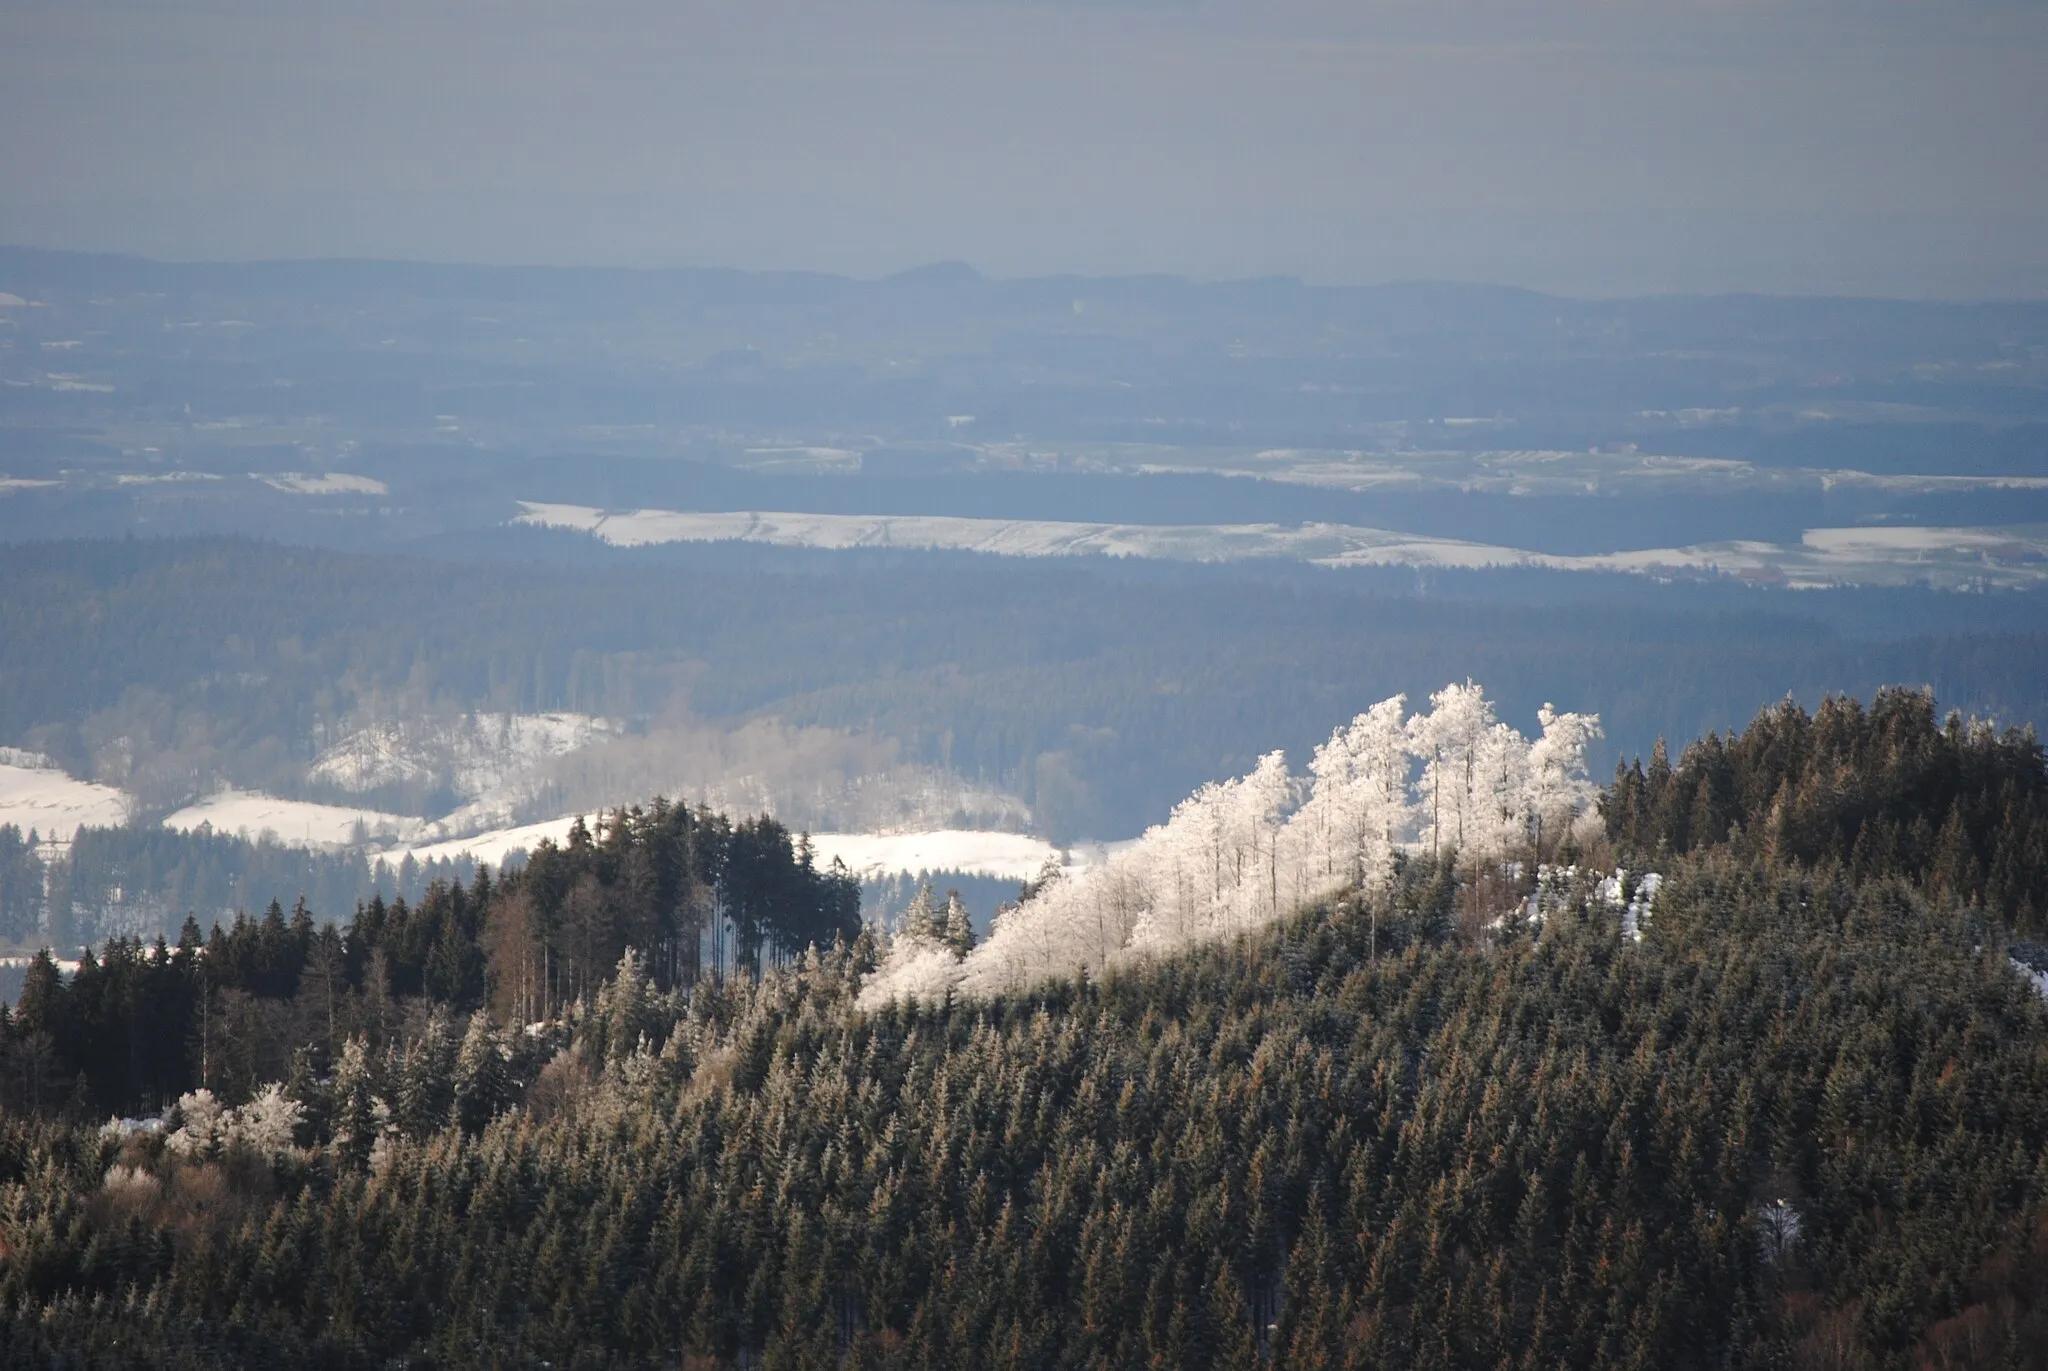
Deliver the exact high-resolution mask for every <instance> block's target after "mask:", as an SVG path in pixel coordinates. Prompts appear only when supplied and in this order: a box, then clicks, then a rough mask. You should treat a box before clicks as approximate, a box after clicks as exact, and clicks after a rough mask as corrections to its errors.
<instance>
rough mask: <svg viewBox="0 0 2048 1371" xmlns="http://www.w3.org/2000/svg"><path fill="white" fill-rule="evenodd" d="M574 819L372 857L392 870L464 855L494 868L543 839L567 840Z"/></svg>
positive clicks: (454, 839) (476, 835) (498, 830)
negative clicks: (406, 862)
mask: <svg viewBox="0 0 2048 1371" xmlns="http://www.w3.org/2000/svg"><path fill="white" fill-rule="evenodd" d="M575 822H576V820H575V819H574V818H573V817H564V818H560V819H546V820H543V821H542V822H540V823H537V824H521V825H519V826H518V827H517V828H500V829H495V830H493V831H491V832H489V833H478V834H475V835H473V836H471V837H467V838H449V839H446V840H444V841H441V842H437V843H423V844H421V845H420V846H418V847H394V848H389V849H387V850H385V851H383V852H379V853H375V854H373V855H374V856H376V857H379V858H382V859H383V860H384V861H387V862H389V863H391V865H393V866H394V867H395V866H397V865H398V864H399V863H400V862H403V861H404V860H405V859H406V858H407V857H408V856H410V857H411V858H413V860H415V861H420V862H433V861H452V860H454V859H455V858H457V857H460V856H463V855H464V854H467V855H469V856H470V857H473V858H475V859H476V860H477V861H480V862H489V863H490V864H491V865H493V866H496V865H497V864H498V863H500V862H502V861H504V860H505V858H506V856H507V855H508V854H510V853H513V852H531V851H533V849H534V848H535V847H537V846H539V845H540V843H541V841H542V840H543V839H546V840H548V841H550V842H554V843H562V842H565V841H567V839H568V837H569V827H570V825H571V824H573V823H575Z"/></svg>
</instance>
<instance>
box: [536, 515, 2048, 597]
mask: <svg viewBox="0 0 2048 1371" xmlns="http://www.w3.org/2000/svg"><path fill="white" fill-rule="evenodd" d="M520 505H521V507H522V509H523V510H524V511H525V512H524V513H522V514H520V515H518V516H517V517H516V518H515V519H514V520H513V522H515V523H522V524H531V525H536V526H541V527H548V528H568V529H577V530H580V531H582V532H585V533H589V534H592V535H594V536H595V537H597V538H600V539H602V540H604V541H605V542H607V543H611V544H613V545H614V546H617V547H640V546H645V545H647V544H652V543H717V542H748V543H769V544H773V545H776V546H781V547H814V548H841V549H843V548H861V547H878V548H881V547H887V548H918V549H928V550H929V549H951V550H957V551H964V552H984V553H993V554H996V555H999V556H1008V557H1080V556H1106V557H1145V558H1158V559H1162V560H1170V561H1187V562H1234V561H1251V560H1257V559H1267V558H1271V559H1284V560H1291V561H1301V562H1311V563H1314V564H1316V565H1318V566H1329V567H1365V566H1415V567H1462V568H1483V567H1546V568H1550V569H1553V570H1558V571H1616V572H1633V573H1637V574H1642V575H1653V576H1656V575H1672V574H1694V575H1722V576H1734V577H1738V578H1741V579H1744V580H1753V581H1758V582H1761V583H1767V584H1778V585H1784V586H1787V587H1790V588H1794V589H1806V588H1819V587H1825V586H1836V585H1906V584H1917V583H1923V582H1924V583H1927V584H1930V585H1934V586H1937V587H1941V588H1960V587H2024V586H2034V585H2041V584H2048V528H2042V527H2036V526H2032V525H2024V526H2014V527H2009V528H1996V527H1979V528H1816V529H1809V530H1807V532H1806V534H1805V535H1804V536H1803V537H1802V539H1801V540H1800V541H1799V542H1798V543H1796V544H1793V543H1766V542H1754V541H1730V542H1718V543H1702V544H1698V545H1695V546H1691V547H1680V548H1648V549H1642V550H1638V551H1631V552H1608V553H1599V554H1595V555H1592V556H1575V557H1566V556H1555V555H1552V554H1549V553H1540V552H1530V551H1526V550H1524V549H1521V548H1512V547H1499V546H1496V545H1494V544H1490V543H1473V542H1464V541H1460V540H1458V539H1454V538H1427V537H1422V536H1419V535H1415V534H1408V533H1399V532H1395V531H1393V530H1390V529H1378V528H1360V527H1357V526H1355V525H1350V524H1321V523H1308V524H1303V525H1301V526H1300V527H1298V528H1288V527H1285V526H1282V525H1280V524H1090V523H1072V522H1065V521H1059V520H1049V519H974V518H957V517H953V516H950V515H926V514H912V515H879V514H803V513H786V512H780V513H778V512H761V511H750V512H738V513H689V512H683V511H677V510H660V509H640V510H632V511H630V512H623V513H616V514H614V513H607V512H606V511H604V510H602V509H597V508H594V507H592V506H588V505H566V504H543V503H536V502H533V501H525V500H522V501H521V502H520Z"/></svg>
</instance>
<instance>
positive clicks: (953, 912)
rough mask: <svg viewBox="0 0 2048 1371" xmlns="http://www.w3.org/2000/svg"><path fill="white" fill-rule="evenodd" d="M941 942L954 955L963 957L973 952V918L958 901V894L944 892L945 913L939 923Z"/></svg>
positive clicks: (952, 891)
mask: <svg viewBox="0 0 2048 1371" xmlns="http://www.w3.org/2000/svg"><path fill="white" fill-rule="evenodd" d="M941 928H942V930H943V931H942V933H941V934H940V937H941V940H942V941H943V942H944V943H945V944H946V946H947V947H949V948H951V949H952V950H953V952H954V955H956V956H961V957H964V956H966V955H967V954H968V953H970V952H972V951H973V950H974V918H973V916H972V915H970V914H969V913H968V912H967V906H966V905H965V904H963V903H962V902H961V900H960V892H959V891H957V890H949V891H947V892H946V911H945V916H944V918H943V920H942V921H941Z"/></svg>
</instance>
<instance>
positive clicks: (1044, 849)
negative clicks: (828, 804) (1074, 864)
mask: <svg viewBox="0 0 2048 1371" xmlns="http://www.w3.org/2000/svg"><path fill="white" fill-rule="evenodd" d="M811 851H812V852H813V853H814V854H815V857H816V861H817V864H818V865H819V866H830V865H831V864H832V861H833V859H834V858H837V859H838V860H840V861H842V862H844V863H846V869H847V870H848V871H851V872H852V873H853V874H854V875H856V876H860V877H863V878H866V877H872V876H893V875H895V874H896V873H897V872H899V871H901V872H909V873H910V874H912V875H915V874H916V873H918V872H920V871H959V872H964V873H965V874H967V875H969V876H993V877H995V878H997V879H998V880H1005V881H1027V880H1030V879H1031V878H1032V877H1033V876H1036V875H1037V874H1038V873H1039V872H1040V871H1042V870H1043V869H1044V868H1045V864H1046V863H1047V862H1053V863H1054V864H1062V863H1063V862H1064V860H1065V859H1064V856H1063V854H1062V853H1061V852H1060V850H1059V849H1058V848H1056V847H1054V846H1053V845H1052V844H1051V843H1049V842H1046V841H1045V840H1044V839H1043V838H1033V837H1030V836H1029V835H1027V834H1023V833H993V832H989V831H987V830H984V829H972V828H944V829H938V830H935V831H933V832H929V833H813V834H812V835H811Z"/></svg>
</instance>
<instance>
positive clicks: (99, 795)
mask: <svg viewBox="0 0 2048 1371" xmlns="http://www.w3.org/2000/svg"><path fill="white" fill-rule="evenodd" d="M128 811H129V799H128V797H127V796H126V795H125V794H123V793H122V792H120V791H118V790H116V789H114V788H113V787H112V786H105V785H95V784H94V783H92V782H91V781H81V780H77V779H75V778H74V777H71V776H68V775H66V774H65V773H64V772H62V771H60V770H58V769H57V767H56V766H54V765H52V764H51V763H50V760H49V759H48V758H47V757H44V756H42V755H40V754H38V753H34V752H24V751H22V750H20V749H18V748H5V749H0V827H7V826H9V825H12V826H13V827H15V828H18V829H20V830H21V831H22V833H23V834H24V835H26V834H27V833H28V832H29V830H31V829H34V830H36V831H37V832H38V833H40V834H41V835H42V836H43V837H44V838H45V839H49V838H55V839H58V840H60V841H63V842H69V841H70V840H71V835H72V834H73V833H76V832H77V831H78V830H79V829H80V828H84V827H91V828H111V827H116V826H118V825H121V824H125V823H127V822H128Z"/></svg>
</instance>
